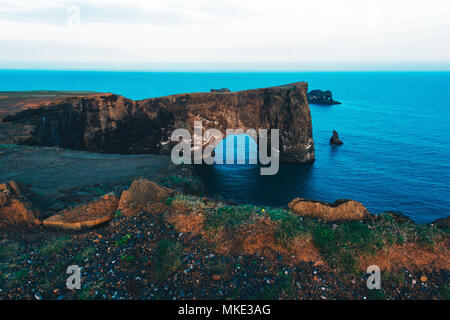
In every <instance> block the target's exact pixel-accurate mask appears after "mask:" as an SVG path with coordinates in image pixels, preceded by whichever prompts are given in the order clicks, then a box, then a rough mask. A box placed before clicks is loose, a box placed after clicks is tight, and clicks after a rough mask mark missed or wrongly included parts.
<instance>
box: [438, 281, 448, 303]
mask: <svg viewBox="0 0 450 320" xmlns="http://www.w3.org/2000/svg"><path fill="white" fill-rule="evenodd" d="M439 291H440V292H441V295H442V298H444V299H445V300H450V286H449V285H448V284H446V283H444V285H442V286H441V287H440V288H439Z"/></svg>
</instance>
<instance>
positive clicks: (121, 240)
mask: <svg viewBox="0 0 450 320" xmlns="http://www.w3.org/2000/svg"><path fill="white" fill-rule="evenodd" d="M131 238H132V236H131V234H129V233H127V234H124V235H123V236H121V237H120V238H119V239H118V240H116V241H114V245H115V246H116V247H120V246H123V245H125V244H126V243H127V242H128V241H129V240H130V239H131Z"/></svg>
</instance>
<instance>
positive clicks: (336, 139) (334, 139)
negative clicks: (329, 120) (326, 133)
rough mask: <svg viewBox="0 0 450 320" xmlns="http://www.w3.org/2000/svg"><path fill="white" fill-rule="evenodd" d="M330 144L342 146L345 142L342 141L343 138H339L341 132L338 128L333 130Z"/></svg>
mask: <svg viewBox="0 0 450 320" xmlns="http://www.w3.org/2000/svg"><path fill="white" fill-rule="evenodd" d="M330 144H333V145H336V146H341V145H343V144H344V143H343V142H342V141H341V139H339V134H338V133H337V131H336V130H333V136H332V137H331V138H330Z"/></svg>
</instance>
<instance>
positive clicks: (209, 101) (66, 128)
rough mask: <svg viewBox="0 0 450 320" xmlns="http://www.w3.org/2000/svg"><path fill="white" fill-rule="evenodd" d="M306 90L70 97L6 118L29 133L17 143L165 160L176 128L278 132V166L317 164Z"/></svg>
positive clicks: (304, 86)
mask: <svg viewBox="0 0 450 320" xmlns="http://www.w3.org/2000/svg"><path fill="white" fill-rule="evenodd" d="M307 90H308V85H307V83H306V82H298V83H293V84H289V85H284V86H278V87H270V88H262V89H254V90H245V91H237V92H208V93H188V94H178V95H172V96H166V97H159V98H150V99H145V100H140V101H133V100H130V99H127V98H125V97H122V96H119V95H114V94H101V95H97V96H88V97H70V98H67V99H64V100H62V101H59V102H57V103H53V104H51V105H49V106H42V107H40V108H37V109H30V110H25V111H22V112H19V113H17V114H16V115H14V116H9V117H6V118H5V119H4V121H6V122H11V123H12V124H15V123H16V124H22V125H23V124H27V125H30V126H32V128H33V129H32V130H31V134H30V135H29V136H28V137H26V138H24V139H23V140H22V141H21V143H23V144H32V145H42V146H53V145H58V146H61V147H66V148H72V149H81V150H90V151H96V152H102V153H124V154H134V153H157V154H170V150H171V147H172V145H173V144H172V143H171V142H170V135H171V133H172V131H173V130H174V129H176V128H180V127H184V128H186V129H188V130H193V124H194V121H202V124H203V127H204V129H205V130H207V129H209V128H217V129H219V130H221V131H222V132H223V133H224V134H225V132H226V129H243V130H247V129H269V130H270V129H279V130H280V159H281V161H285V162H312V161H314V142H313V138H312V124H311V114H310V109H309V105H308V101H307Z"/></svg>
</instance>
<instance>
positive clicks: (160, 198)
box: [118, 179, 175, 216]
mask: <svg viewBox="0 0 450 320" xmlns="http://www.w3.org/2000/svg"><path fill="white" fill-rule="evenodd" d="M174 192H175V190H172V189H169V188H166V187H161V186H159V185H158V184H157V183H155V182H153V181H150V180H147V179H139V180H134V181H133V183H132V184H131V186H130V188H129V189H128V190H125V191H124V192H122V195H121V197H120V202H119V207H118V209H119V210H120V211H121V212H122V213H123V214H124V215H125V216H132V215H135V214H137V213H139V212H141V211H149V212H150V211H152V210H153V209H155V205H157V206H156V207H159V205H161V204H165V201H166V200H167V198H168V197H170V196H171V195H173V194H174Z"/></svg>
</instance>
